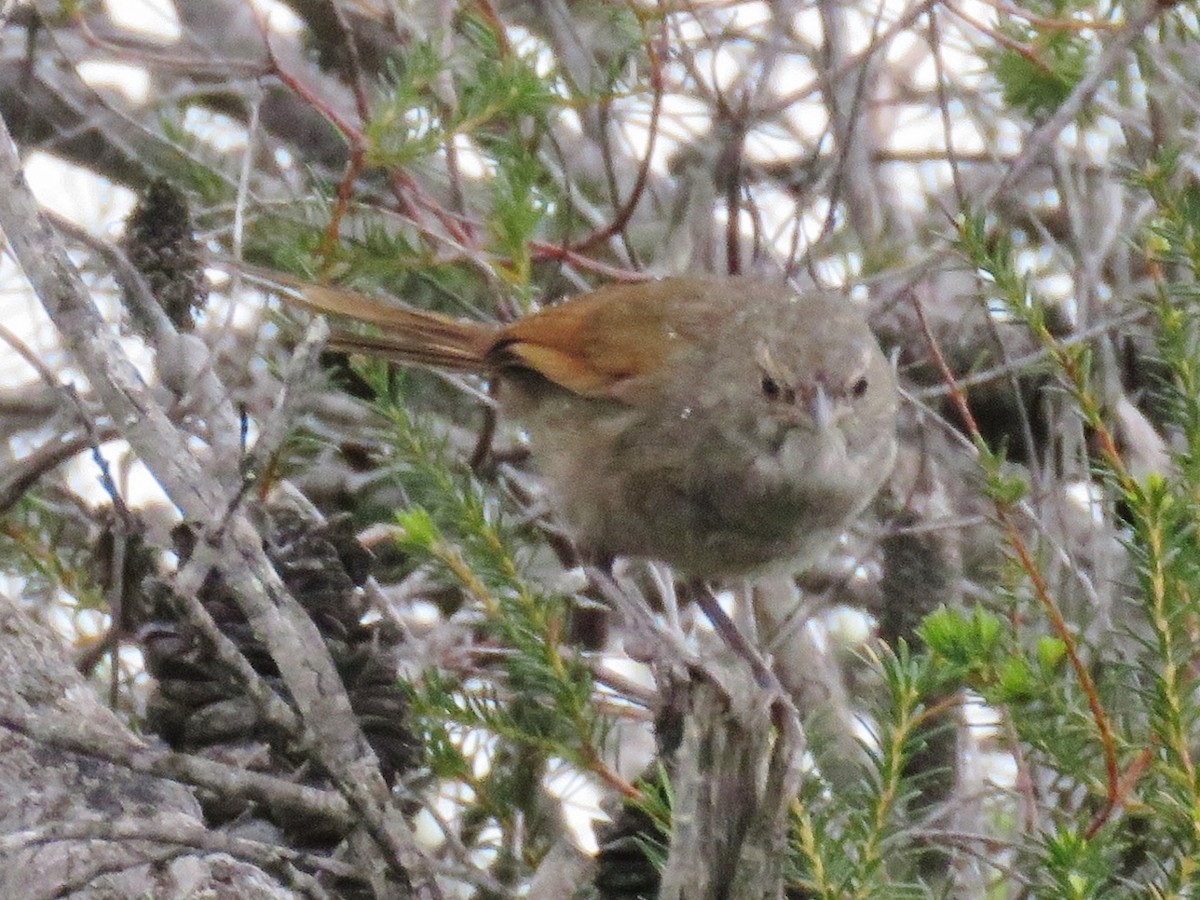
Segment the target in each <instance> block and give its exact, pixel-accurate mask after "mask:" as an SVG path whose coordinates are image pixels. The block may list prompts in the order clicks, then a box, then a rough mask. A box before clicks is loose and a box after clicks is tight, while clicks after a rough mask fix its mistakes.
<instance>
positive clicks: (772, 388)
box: [760, 375, 782, 400]
mask: <svg viewBox="0 0 1200 900" xmlns="http://www.w3.org/2000/svg"><path fill="white" fill-rule="evenodd" d="M760 386H761V387H762V392H763V396H764V397H766V398H767V399H768V400H778V399H779V395H780V394H781V393H782V391H781V389H780V387H779V382H778V381H776V380H775V379H774V378H772V377H771V376H770V375H764V376H763V377H762V381H761V382H760Z"/></svg>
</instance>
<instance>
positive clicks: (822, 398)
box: [808, 384, 835, 431]
mask: <svg viewBox="0 0 1200 900" xmlns="http://www.w3.org/2000/svg"><path fill="white" fill-rule="evenodd" d="M808 414H809V415H810V416H811V417H812V421H813V424H814V425H816V426H817V430H818V431H825V430H827V429H829V428H832V427H833V425H834V419H835V416H834V409H833V402H832V401H831V400H830V399H829V395H828V394H826V393H825V387H824V386H823V385H821V384H818V385H817V386H816V390H814V391H813V393H812V397H811V398H810V399H809V403H808Z"/></svg>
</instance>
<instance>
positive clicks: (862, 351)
mask: <svg viewBox="0 0 1200 900" xmlns="http://www.w3.org/2000/svg"><path fill="white" fill-rule="evenodd" d="M266 277H267V279H268V280H270V281H273V282H274V283H275V284H276V285H277V286H281V287H284V288H286V289H287V290H286V291H285V292H283V294H284V296H285V297H287V298H288V299H290V300H292V301H293V302H298V303H300V304H302V305H304V306H307V307H308V308H309V309H313V310H316V311H319V312H325V313H330V314H334V315H342V316H348V317H351V318H354V319H358V320H360V321H363V322H369V323H371V324H374V325H377V326H379V328H380V329H381V332H382V333H381V334H380V335H379V336H361V335H355V334H349V333H341V334H339V335H338V336H337V338H336V339H335V342H336V344H337V345H338V346H339V347H341V348H343V349H347V350H351V351H356V352H363V353H368V354H372V355H377V356H383V357H386V358H389V359H394V360H397V361H400V362H404V363H411V364H418V365H427V366H435V367H441V368H446V369H453V370H458V371H476V372H486V373H494V374H497V375H499V376H500V377H501V378H502V379H503V380H504V381H505V383H506V388H507V389H506V391H505V392H504V394H503V397H502V399H503V404H504V408H505V410H506V412H508V413H510V414H511V415H513V416H515V417H516V418H517V419H518V420H519V421H520V422H521V423H522V424H523V425H524V426H525V427H526V428H527V429H528V431H529V434H530V436H531V442H532V448H533V452H534V456H535V461H536V462H537V463H538V466H539V469H540V471H541V473H542V474H543V476H544V477H545V479H546V481H547V485H548V488H549V492H550V495H551V497H552V499H553V501H554V503H555V505H556V507H557V509H558V511H559V513H560V514H561V515H562V517H563V519H564V520H565V521H566V523H567V524H568V526H569V527H570V529H571V530H572V532H573V534H574V535H575V537H576V539H577V541H578V542H579V543H580V545H581V546H582V547H584V548H585V549H587V550H591V551H594V552H598V553H603V554H616V555H628V556H637V557H646V558H653V559H659V560H663V561H665V562H668V563H671V564H673V565H675V566H677V567H678V568H679V569H681V570H683V571H685V572H687V573H689V574H692V575H699V576H719V575H734V574H744V573H749V572H754V571H756V570H760V569H763V568H766V567H770V566H772V565H773V564H780V565H790V566H794V567H796V568H801V567H804V566H806V565H809V564H810V563H811V562H812V561H813V560H815V559H816V558H818V557H819V556H820V555H821V554H823V553H824V552H826V551H827V550H828V548H829V546H830V544H832V542H833V541H834V540H835V539H836V537H837V535H838V534H839V533H840V532H841V530H842V529H843V528H844V527H845V526H846V524H847V522H848V521H849V520H850V519H851V518H852V517H853V516H855V515H856V514H858V513H859V512H860V511H861V510H862V509H863V507H865V506H866V505H867V503H869V502H870V500H871V498H872V497H874V495H875V493H876V491H877V490H878V489H879V487H880V485H881V484H882V483H883V481H884V479H885V478H886V477H887V475H888V473H889V471H890V468H891V465H892V461H893V458H894V456H895V449H896V439H895V419H896V411H897V392H896V382H895V375H894V373H893V371H892V367H891V365H890V364H889V363H888V361H887V360H886V359H885V357H884V355H883V353H882V352H881V351H880V349H879V345H878V343H877V342H876V340H875V338H874V336H873V335H872V334H871V331H870V329H869V328H868V326H867V323H866V320H865V318H864V317H863V315H862V313H861V312H860V311H859V310H858V308H857V307H855V306H854V305H853V304H852V303H851V302H849V301H848V300H846V299H845V298H843V297H838V296H834V295H830V294H823V293H805V294H800V293H797V292H796V291H794V290H793V289H792V288H790V287H788V286H787V285H785V284H780V283H773V282H765V281H755V280H751V279H746V278H667V279H663V280H660V281H651V282H645V283H641V284H618V285H610V286H608V287H603V288H600V289H598V290H595V291H592V292H590V293H587V294H584V295H582V296H580V297H577V298H574V299H571V300H567V301H565V302H563V303H561V304H559V305H556V306H551V307H546V308H545V309H542V310H540V311H538V312H536V313H533V314H531V315H528V316H526V317H524V318H522V319H520V320H518V321H516V322H514V323H511V324H508V325H496V324H485V323H479V322H458V321H455V320H453V319H450V318H448V317H445V316H441V315H436V314H432V313H428V312H421V311H419V310H413V309H408V308H404V307H398V306H390V305H388V304H385V303H383V302H381V301H378V300H375V299H373V298H370V297H367V296H365V295H362V294H357V293H353V292H349V291H342V290H339V289H336V288H328V287H321V286H316V285H308V284H303V283H300V282H297V281H294V280H292V279H289V278H287V277H286V276H276V275H274V274H273V273H272V274H271V275H269V276H266Z"/></svg>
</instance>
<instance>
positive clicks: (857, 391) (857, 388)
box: [850, 378, 868, 399]
mask: <svg viewBox="0 0 1200 900" xmlns="http://www.w3.org/2000/svg"><path fill="white" fill-rule="evenodd" d="M867 387H868V384H867V379H865V378H860V379H858V381H856V382H854V384H853V385H851V387H850V393H851V394H852V395H853V396H854V398H855V399H858V398H859V397H861V396H862V395H863V394H865V393H866V392H867Z"/></svg>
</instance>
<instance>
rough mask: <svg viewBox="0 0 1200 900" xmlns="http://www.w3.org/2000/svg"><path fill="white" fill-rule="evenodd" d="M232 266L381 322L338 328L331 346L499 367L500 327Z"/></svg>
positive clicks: (437, 364) (312, 303) (319, 304)
mask: <svg viewBox="0 0 1200 900" xmlns="http://www.w3.org/2000/svg"><path fill="white" fill-rule="evenodd" d="M228 267H229V268H231V269H235V270H236V271H237V272H239V273H241V274H242V275H244V276H246V277H247V278H248V279H249V280H251V281H253V282H254V283H256V284H258V285H261V286H263V287H265V288H266V289H268V290H270V291H271V292H272V293H274V294H276V295H277V296H278V297H279V298H280V299H282V300H284V301H285V302H287V303H290V304H292V305H294V306H302V307H304V308H305V309H307V310H308V311H309V312H315V313H324V314H326V315H330V316H341V317H343V318H346V319H352V320H354V321H356V322H366V323H369V324H371V325H376V326H378V327H379V329H380V331H381V332H382V334H378V335H366V334H358V333H356V332H352V331H345V330H339V331H335V332H334V333H333V337H332V338H331V339H330V342H329V345H330V347H332V348H333V349H337V350H344V351H347V352H351V353H363V354H366V355H369V356H378V357H382V358H384V359H390V360H394V361H396V362H400V363H407V364H410V365H421V366H430V367H432V368H436V369H449V370H452V371H457V372H486V371H491V370H492V369H494V368H495V365H494V363H493V361H492V358H491V354H492V351H493V350H494V348H495V345H496V343H497V341H498V340H499V334H500V328H499V326H497V325H488V324H485V323H483V322H460V321H458V320H456V319H452V318H450V317H449V316H443V315H441V314H439V313H433V312H426V311H424V310H419V309H412V308H410V307H406V306H399V305H393V304H390V303H385V302H384V301H382V300H379V299H376V298H375V297H371V296H369V295H367V294H362V293H359V292H358V291H351V290H345V289H343V288H338V287H329V286H326V285H321V284H315V283H311V282H306V281H302V280H301V279H298V278H294V277H292V276H291V275H286V274H284V273H282V272H273V271H271V270H268V269H261V268H258V267H256V266H250V265H247V264H245V263H240V262H239V263H232V264H228Z"/></svg>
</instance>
